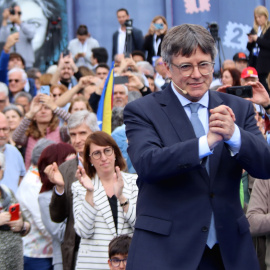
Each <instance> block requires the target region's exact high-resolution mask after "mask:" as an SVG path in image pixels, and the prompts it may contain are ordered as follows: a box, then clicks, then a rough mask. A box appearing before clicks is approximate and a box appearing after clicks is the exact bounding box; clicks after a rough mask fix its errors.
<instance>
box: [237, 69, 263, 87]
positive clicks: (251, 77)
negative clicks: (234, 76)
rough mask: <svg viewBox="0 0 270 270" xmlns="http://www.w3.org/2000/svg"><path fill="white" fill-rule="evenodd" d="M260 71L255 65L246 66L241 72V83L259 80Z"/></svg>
mask: <svg viewBox="0 0 270 270" xmlns="http://www.w3.org/2000/svg"><path fill="white" fill-rule="evenodd" d="M258 80H259V79H258V72H257V70H256V69H255V68H254V67H247V68H244V69H243V71H242V73H241V85H246V84H247V83H248V82H257V81H258Z"/></svg>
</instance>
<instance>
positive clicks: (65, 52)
mask: <svg viewBox="0 0 270 270" xmlns="http://www.w3.org/2000/svg"><path fill="white" fill-rule="evenodd" d="M67 55H69V50H68V49H65V50H64V51H63V57H65V56H67Z"/></svg>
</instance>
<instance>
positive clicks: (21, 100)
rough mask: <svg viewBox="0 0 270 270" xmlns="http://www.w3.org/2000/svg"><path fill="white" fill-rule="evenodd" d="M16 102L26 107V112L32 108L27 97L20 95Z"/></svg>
mask: <svg viewBox="0 0 270 270" xmlns="http://www.w3.org/2000/svg"><path fill="white" fill-rule="evenodd" d="M15 104H18V105H21V106H22V107H23V108H24V111H25V113H27V112H29V109H30V102H29V101H28V98H26V97H18V98H17V99H16V100H15Z"/></svg>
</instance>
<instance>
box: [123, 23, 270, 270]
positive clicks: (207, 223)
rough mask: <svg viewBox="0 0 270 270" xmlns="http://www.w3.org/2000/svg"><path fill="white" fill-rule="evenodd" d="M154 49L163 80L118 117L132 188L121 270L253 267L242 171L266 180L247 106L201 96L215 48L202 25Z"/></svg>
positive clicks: (265, 155)
mask: <svg viewBox="0 0 270 270" xmlns="http://www.w3.org/2000/svg"><path fill="white" fill-rule="evenodd" d="M161 51H162V57H163V60H164V62H165V66H166V68H167V72H168V76H169V77H170V78H172V82H171V84H170V85H169V86H168V87H167V88H166V89H164V90H163V91H159V92H156V93H153V94H151V95H148V96H146V97H144V98H142V99H139V100H137V101H134V102H131V103H129V104H128V105H127V106H126V108H125V111H124V122H125V124H126V132H127V138H128V142H129V148H128V154H129V156H130V158H131V161H132V164H133V165H134V168H135V170H136V172H137V173H138V180H137V184H138V187H139V195H138V200H137V220H136V224H135V232H134V236H133V240H132V243H131V247H130V250H129V254H128V263H127V268H126V269H127V270H131V269H134V270H135V269H136V270H137V269H140V270H144V269H155V270H159V269H162V270H163V269H166V270H175V269H185V270H195V269H200V270H202V269H203V270H211V269H245V270H247V269H248V270H249V269H250V270H255V269H259V265H258V261H257V257H256V254H255V251H254V248H253V244H252V240H251V236H250V233H249V224H248V221H247V219H246V217H245V215H244V213H243V210H242V207H241V204H240V199H239V186H240V180H241V174H242V170H243V169H245V170H247V171H248V172H249V173H250V174H251V175H253V176H256V177H259V178H263V179H266V178H269V176H270V167H269V165H268V164H269V159H270V149H269V146H268V145H267V143H266V141H265V140H264V138H263V136H262V135H261V132H260V131H259V129H258V128H257V126H256V120H255V118H254V115H255V114H254V109H253V106H252V103H251V102H249V101H246V100H244V99H241V98H239V97H235V96H232V95H228V94H224V93H219V92H214V91H209V90H208V89H209V86H210V83H211V81H212V79H213V71H214V70H213V66H214V63H213V61H214V59H215V56H216V47H215V41H214V39H213V38H212V36H211V35H210V33H209V32H208V31H207V30H206V29H205V28H203V27H201V26H198V25H191V24H184V25H180V26H176V27H173V28H172V29H170V31H169V32H168V33H167V35H166V36H165V38H164V40H163V43H162V50H161ZM194 107H196V109H195V108H194Z"/></svg>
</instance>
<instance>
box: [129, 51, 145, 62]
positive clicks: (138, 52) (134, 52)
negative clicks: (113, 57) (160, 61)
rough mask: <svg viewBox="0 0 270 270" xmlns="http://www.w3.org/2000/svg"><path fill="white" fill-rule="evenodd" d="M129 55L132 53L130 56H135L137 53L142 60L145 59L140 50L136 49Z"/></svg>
mask: <svg viewBox="0 0 270 270" xmlns="http://www.w3.org/2000/svg"><path fill="white" fill-rule="evenodd" d="M131 55H132V57H133V56H136V55H139V56H141V57H142V58H143V61H145V55H144V53H143V52H142V51H138V50H137V51H133V52H132V54H131Z"/></svg>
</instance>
